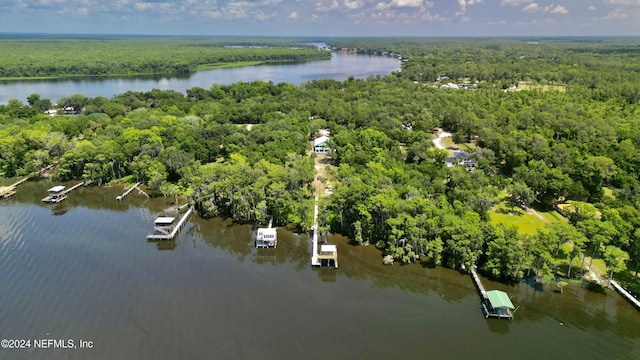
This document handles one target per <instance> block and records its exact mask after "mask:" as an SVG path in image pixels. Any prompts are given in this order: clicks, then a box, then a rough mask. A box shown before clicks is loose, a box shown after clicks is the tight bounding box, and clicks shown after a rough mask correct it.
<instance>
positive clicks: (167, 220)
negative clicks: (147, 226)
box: [153, 216, 176, 225]
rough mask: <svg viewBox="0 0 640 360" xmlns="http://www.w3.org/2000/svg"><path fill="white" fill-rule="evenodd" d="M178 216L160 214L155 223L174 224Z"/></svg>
mask: <svg viewBox="0 0 640 360" xmlns="http://www.w3.org/2000/svg"><path fill="white" fill-rule="evenodd" d="M175 219H176V218H174V217H171V216H160V217H158V218H157V219H156V221H154V222H153V223H154V224H156V225H168V224H172V223H173V221H174V220H175Z"/></svg>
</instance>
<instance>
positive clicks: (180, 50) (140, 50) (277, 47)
mask: <svg viewBox="0 0 640 360" xmlns="http://www.w3.org/2000/svg"><path fill="white" fill-rule="evenodd" d="M237 41H238V42H237V43H234V39H230V38H225V39H208V38H176V37H171V38H156V37H124V38H110V37H105V38H54V37H38V38H27V39H25V38H24V37H17V38H10V37H9V38H7V37H0V52H1V53H3V54H11V56H4V57H2V58H1V59H0V78H29V77H63V76H108V75H136V74H188V73H192V72H194V71H196V69H197V67H198V66H200V65H210V64H220V63H232V62H244V61H261V62H266V63H269V62H271V63H273V62H293V61H307V60H317V59H328V58H329V57H330V54H329V53H327V52H326V51H318V50H317V49H316V48H315V47H312V46H306V45H303V44H300V43H299V42H297V41H294V40H282V39H262V40H261V41H259V40H258V39H253V40H251V39H237ZM232 45H234V46H232Z"/></svg>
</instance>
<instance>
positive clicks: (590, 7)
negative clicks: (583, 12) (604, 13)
mask: <svg viewBox="0 0 640 360" xmlns="http://www.w3.org/2000/svg"><path fill="white" fill-rule="evenodd" d="M587 10H589V11H596V10H597V9H596V7H595V6H589V7H588V8H587Z"/></svg>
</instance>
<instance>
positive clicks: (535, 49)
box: [328, 38, 640, 104]
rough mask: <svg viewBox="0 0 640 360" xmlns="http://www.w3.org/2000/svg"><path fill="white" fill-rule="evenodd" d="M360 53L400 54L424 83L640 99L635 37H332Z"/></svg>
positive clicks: (405, 71) (407, 72)
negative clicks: (555, 89) (558, 88)
mask: <svg viewBox="0 0 640 360" xmlns="http://www.w3.org/2000/svg"><path fill="white" fill-rule="evenodd" d="M328 42H329V43H330V44H331V45H332V46H334V47H336V48H341V47H349V48H354V47H355V48H358V49H359V52H362V53H369V54H371V53H382V52H395V53H400V54H401V55H402V56H403V58H406V59H408V60H409V61H408V62H407V63H406V64H404V65H403V67H402V72H401V73H400V74H399V76H401V77H403V78H405V79H408V80H412V81H418V82H421V83H428V84H432V83H433V82H436V81H437V80H438V79H441V78H446V80H443V81H444V82H449V81H452V82H464V83H478V84H479V86H480V87H482V86H490V87H501V88H504V89H506V88H508V87H511V86H518V85H519V84H520V83H521V82H528V83H530V84H531V83H532V84H542V85H579V86H583V87H587V88H589V89H591V90H594V91H592V92H590V93H589V94H584V95H589V96H592V97H594V98H595V99H596V100H600V101H606V100H608V99H616V100H622V101H624V102H627V103H629V104H635V103H637V102H638V101H640V89H639V88H638V85H637V84H638V83H639V82H640V64H639V63H638V61H637V59H638V56H640V50H638V41H637V38H579V39H576V38H499V39H496V38H477V39H465V38H452V39H442V38H388V39H384V38H382V39H350V38H344V39H331V40H328Z"/></svg>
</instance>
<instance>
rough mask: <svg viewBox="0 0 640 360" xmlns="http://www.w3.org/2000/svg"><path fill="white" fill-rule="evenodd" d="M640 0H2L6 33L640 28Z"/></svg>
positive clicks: (542, 32)
mask: <svg viewBox="0 0 640 360" xmlns="http://www.w3.org/2000/svg"><path fill="white" fill-rule="evenodd" d="M639 19H640V0H555V1H547V0H309V1H307V0H239V1H226V0H147V1H140V0H0V32H53V33H102V34H163V35H164V34H173V35H191V34H193V35H274V36H307V35H312V36H527V35H531V36H547V35H548V36H576V35H577V36H592V35H640V20H639Z"/></svg>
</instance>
